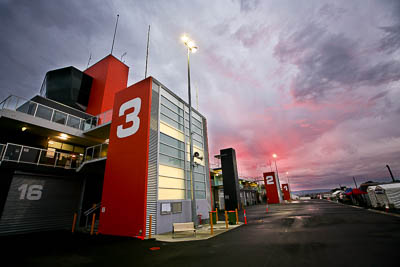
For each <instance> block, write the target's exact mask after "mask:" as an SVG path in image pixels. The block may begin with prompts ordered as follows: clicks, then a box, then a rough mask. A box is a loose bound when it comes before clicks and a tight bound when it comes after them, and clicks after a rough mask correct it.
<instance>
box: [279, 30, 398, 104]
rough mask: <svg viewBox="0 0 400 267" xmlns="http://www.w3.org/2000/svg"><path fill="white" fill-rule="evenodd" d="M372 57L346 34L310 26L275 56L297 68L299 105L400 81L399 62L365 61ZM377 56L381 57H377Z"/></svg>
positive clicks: (295, 87) (295, 89) (286, 40)
mask: <svg viewBox="0 0 400 267" xmlns="http://www.w3.org/2000/svg"><path fill="white" fill-rule="evenodd" d="M368 53H371V52H370V51H368V50H367V49H366V48H364V47H363V46H362V45H360V44H358V40H352V39H350V38H349V37H346V36H345V35H343V34H331V33H329V32H328V31H327V30H326V29H323V28H321V27H319V26H317V25H315V24H310V25H308V26H307V27H305V28H303V29H302V30H301V31H298V32H296V33H294V34H292V35H291V36H289V37H288V38H284V39H281V40H280V41H279V43H278V44H277V45H276V47H275V56H277V57H278V58H279V59H280V61H281V62H283V63H291V64H294V65H295V66H297V68H298V71H299V73H298V75H297V76H296V78H295V79H294V81H293V87H292V93H293V96H294V97H295V98H296V99H297V100H298V101H304V100H319V99H321V98H323V97H324V96H325V95H326V94H327V93H329V92H331V91H335V90H339V89H340V90H343V89H345V90H351V89H352V88H354V87H358V86H379V85H383V84H386V83H390V82H393V81H398V80H399V79H400V62H399V61H395V60H385V59H383V60H381V62H379V61H380V60H379V59H378V58H377V60H374V61H373V63H370V62H368V61H367V60H365V58H366V57H367V56H369V55H368ZM377 56H378V55H377Z"/></svg>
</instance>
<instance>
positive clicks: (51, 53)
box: [0, 0, 112, 99]
mask: <svg viewBox="0 0 400 267" xmlns="http://www.w3.org/2000/svg"><path fill="white" fill-rule="evenodd" d="M98 3H99V4H97V5H93V1H40V0H39V1H34V2H33V1H2V2H1V3H0V17H1V23H0V32H1V35H2V37H1V39H0V50H1V51H2V52H1V54H0V69H1V70H2V72H3V73H2V77H7V78H6V79H5V78H2V79H1V81H2V82H1V88H0V98H2V99H3V98H5V97H6V96H7V95H9V94H15V95H20V96H25V97H30V96H32V95H33V94H37V93H38V91H39V88H40V86H41V83H42V80H43V78H44V75H45V73H46V72H47V71H48V70H50V69H54V68H60V67H65V65H64V64H65V63H67V64H69V65H73V63H75V62H80V63H81V65H80V66H81V67H82V66H86V65H85V64H84V62H85V61H87V59H88V57H89V46H90V44H89V43H90V42H91V39H92V37H93V36H94V35H97V36H98V33H99V32H102V31H104V30H105V29H104V28H105V27H101V24H99V23H98V21H101V20H104V19H106V17H107V12H108V11H107V10H109V9H110V7H109V6H108V4H107V3H105V2H103V3H101V4H100V2H98ZM111 24H112V23H110V28H109V32H110V33H112V25H111ZM82 52H83V53H82ZM83 54H84V55H85V56H84V58H82V55H83ZM74 65H76V64H74Z"/></svg>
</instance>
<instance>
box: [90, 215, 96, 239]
mask: <svg viewBox="0 0 400 267" xmlns="http://www.w3.org/2000/svg"><path fill="white" fill-rule="evenodd" d="M95 220H96V213H93V218H92V226H91V227H90V235H93V231H94V222H95Z"/></svg>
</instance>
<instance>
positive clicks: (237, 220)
mask: <svg viewBox="0 0 400 267" xmlns="http://www.w3.org/2000/svg"><path fill="white" fill-rule="evenodd" d="M235 213H236V224H239V216H238V212H237V209H235Z"/></svg>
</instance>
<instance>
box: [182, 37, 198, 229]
mask: <svg viewBox="0 0 400 267" xmlns="http://www.w3.org/2000/svg"><path fill="white" fill-rule="evenodd" d="M181 40H182V42H183V43H184V44H185V46H186V47H187V66H188V96H189V142H190V188H191V194H192V220H193V223H194V226H195V227H196V226H197V208H196V194H195V191H194V187H195V186H194V181H193V162H194V159H193V157H194V155H193V140H192V95H191V90H190V53H195V52H196V51H197V49H198V47H197V46H196V44H195V43H194V42H193V40H190V38H189V37H188V36H187V35H186V34H185V35H183V36H182V37H181Z"/></svg>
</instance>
